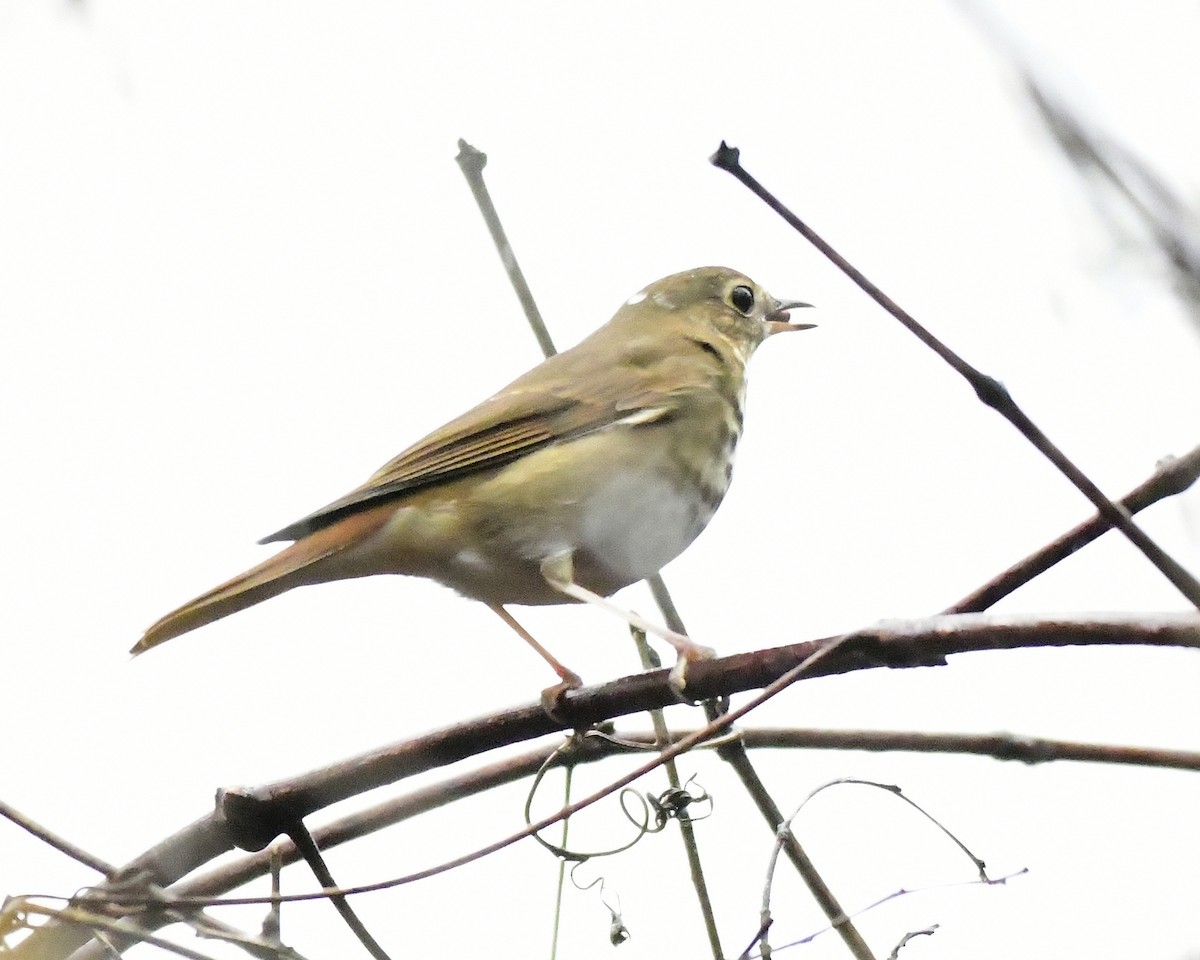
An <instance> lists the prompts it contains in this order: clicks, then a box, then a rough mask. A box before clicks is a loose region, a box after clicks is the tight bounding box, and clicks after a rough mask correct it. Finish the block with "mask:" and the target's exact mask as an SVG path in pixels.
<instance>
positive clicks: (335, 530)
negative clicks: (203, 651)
mask: <svg viewBox="0 0 1200 960" xmlns="http://www.w3.org/2000/svg"><path fill="white" fill-rule="evenodd" d="M393 509H394V508H392V507H390V506H389V507H387V508H382V509H375V510H365V511H363V512H362V513H359V514H353V515H351V516H349V517H346V518H345V519H344V520H341V521H339V522H337V523H334V524H332V525H330V526H328V527H325V528H324V529H321V530H317V531H315V532H313V533H311V534H309V535H308V536H306V537H304V538H302V539H300V540H297V541H296V542H295V543H293V544H292V545H291V546H289V547H287V548H286V549H284V550H282V551H280V552H279V553H277V554H275V556H273V557H271V558H270V559H269V560H266V561H265V562H263V563H260V564H259V565H258V566H257V567H253V568H251V569H249V570H247V571H246V572H245V573H241V574H238V576H236V577H234V578H233V579H232V580H227V581H226V582H225V583H223V584H221V585H220V586H219V587H214V588H213V589H212V590H209V591H208V592H207V593H203V594H201V595H200V596H198V597H196V599H194V600H191V601H189V602H188V603H185V604H184V605H183V606H182V607H180V608H179V609H178V610H173V611H171V612H170V613H168V614H167V615H166V616H165V617H163V618H162V619H160V620H159V621H158V622H156V623H155V624H153V625H152V626H151V627H150V628H149V629H148V630H147V631H146V632H145V634H143V636H142V639H141V640H139V641H138V642H137V643H136V644H134V645H133V647H132V648H131V649H130V651H129V652H130V653H132V654H133V655H135V656H136V655H137V654H139V653H145V652H146V651H147V650H149V649H150V648H151V647H156V646H158V645H159V644H160V643H165V642H166V641H167V640H170V639H172V638H173V637H178V636H179V635H180V634H183V633H187V632H189V631H191V630H195V629H196V628H197V627H202V626H204V625H205V624H208V623H212V622H213V621H214V620H220V619H221V618H222V617H227V616H229V615H230V614H231V613H237V612H238V611H239V610H245V609H246V607H252V606H254V605H255V604H256V603H262V602H263V601H264V600H269V599H271V597H275V596H278V595H279V594H281V593H284V592H285V591H287V590H291V589H292V588H293V587H299V586H302V585H304V584H308V583H319V582H320V581H322V580H329V579H338V578H339V577H338V574H332V575H330V576H324V575H321V573H320V567H319V566H318V565H320V564H321V562H322V561H325V560H328V559H330V558H331V557H333V556H334V555H335V554H339V553H341V552H342V551H344V550H345V549H346V548H347V547H350V546H353V545H354V544H356V543H360V542H361V541H362V540H363V539H364V538H365V537H367V536H369V535H370V534H372V533H374V532H375V531H376V530H378V529H379V528H380V527H381V526H382V525H383V524H384V522H386V520H387V518H388V517H389V516H390V515H391V513H392V510H393ZM371 572H378V571H371V570H365V569H364V570H361V571H355V572H343V573H342V574H341V576H355V575H364V574H367V573H371Z"/></svg>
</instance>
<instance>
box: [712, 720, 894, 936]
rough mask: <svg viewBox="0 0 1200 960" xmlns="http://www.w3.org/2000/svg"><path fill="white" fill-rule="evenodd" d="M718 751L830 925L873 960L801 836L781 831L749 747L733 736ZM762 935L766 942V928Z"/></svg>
mask: <svg viewBox="0 0 1200 960" xmlns="http://www.w3.org/2000/svg"><path fill="white" fill-rule="evenodd" d="M725 709H728V707H727V706H721V707H718V706H717V705H716V704H713V705H712V706H711V707H710V712H709V720H710V721H711V720H714V719H716V718H717V717H718V716H720V714H721V713H722V712H723V710H725ZM717 753H718V755H719V756H720V757H721V758H722V759H724V760H725V761H726V762H727V763H729V764H730V766H732V767H733V769H734V772H736V773H737V775H738V778H739V779H740V780H741V781H742V785H743V786H744V787H745V788H746V791H747V792H748V793H749V794H750V798H751V799H752V800H753V801H754V805H755V806H756V807H758V810H759V813H761V814H762V816H763V819H764V820H766V821H767V823H768V824H769V825H770V827H771V830H772V831H773V832H774V833H775V836H776V838H777V841H778V843H779V845H780V846H782V848H783V850H784V851H785V852H786V853H787V857H788V860H790V861H791V863H792V866H794V867H795V868H796V872H797V873H799V874H800V878H801V880H803V881H804V884H805V886H807V887H808V892H809V893H810V894H812V897H813V899H814V900H815V901H816V902H817V906H819V907H820V908H821V912H822V913H824V914H825V919H827V920H828V921H829V925H830V926H831V927H833V929H834V930H836V931H837V933H838V935H839V936H840V937H841V938H842V942H843V943H845V944H846V948H847V949H848V950H849V951H850V952H851V953H852V954H853V955H854V956H855V957H857V958H858V960H873V956H874V955H873V954H872V953H871V948H870V947H869V946H868V945H867V941H866V940H864V939H863V936H862V934H861V933H859V932H858V928H857V927H856V926H855V925H854V921H853V920H851V919H850V915H849V914H848V913H847V912H846V911H845V910H843V909H842V905H841V904H840V903H839V902H838V899H837V897H836V896H835V895H834V893H833V890H832V889H831V888H830V886H829V884H827V883H826V882H825V878H824V877H822V876H821V874H820V872H819V871H818V870H817V867H816V864H814V863H813V862H812V858H810V857H809V855H808V852H807V851H806V850H805V849H804V847H803V845H802V844H801V843H800V841H799V839H797V838H796V836H795V835H794V834H793V833H792V832H791V831H790V830H782V831H781V829H780V828H781V827H783V826H784V822H783V811H781V810H780V809H779V804H777V803H776V802H775V799H774V798H773V797H772V796H771V794H770V793H769V792H768V791H767V788H766V785H765V784H763V782H762V779H761V778H760V777H759V775H758V771H757V770H756V769H755V768H754V765H753V764H752V763H751V762H750V757H749V755H748V754H747V753H746V748H745V746H744V744H743V742H742V740H741V738H740V737H734V738H731V739H730V740H729V741H728V742H726V743H724V744H722V745H720V746H718V747H717ZM762 936H763V937H764V940H763V942H764V943H765V942H766V940H765V936H766V933H765V929H764V932H763V934H762Z"/></svg>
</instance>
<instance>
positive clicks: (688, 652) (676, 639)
mask: <svg viewBox="0 0 1200 960" xmlns="http://www.w3.org/2000/svg"><path fill="white" fill-rule="evenodd" d="M665 639H666V640H667V641H668V642H669V643H670V644H671V646H673V647H674V648H675V652H676V654H678V658H677V659H676V660H675V666H673V667H672V668H671V672H670V674H668V675H667V684H668V685H669V686H670V687H671V691H672V692H673V693H674V694H675V697H676V699H678V700H679V702H680V703H686V704H689V705H691V704H693V703H695V702H696V699H695V697H689V696H688V695H687V694H686V693H685V692H684V691H685V688H686V687H687V668H688V664H690V663H695V662H696V661H699V660H712V659H713V658H714V657H715V656H716V655H717V651H716V650H714V649H713V648H712V647H704V646H701V645H700V644H698V643H693V642H692V641H691V640H689V639H688V638H687V637H685V636H684V635H683V634H682V633H675V632H674V631H671V636H669V637H666V638H665Z"/></svg>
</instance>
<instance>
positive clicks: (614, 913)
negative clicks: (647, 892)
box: [570, 863, 632, 947]
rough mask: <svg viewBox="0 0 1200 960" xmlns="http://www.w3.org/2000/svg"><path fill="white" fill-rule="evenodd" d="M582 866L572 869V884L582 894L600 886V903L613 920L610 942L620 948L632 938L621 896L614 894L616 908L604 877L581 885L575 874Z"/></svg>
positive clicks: (576, 865) (580, 864)
mask: <svg viewBox="0 0 1200 960" xmlns="http://www.w3.org/2000/svg"><path fill="white" fill-rule="evenodd" d="M582 866H583V864H582V863H577V864H575V866H573V867H572V868H571V873H570V877H571V883H572V884H573V885H574V886H575V889H576V890H579V891H580V892H585V891H587V890H591V889H592V887H594V886H596V885H597V884H599V885H600V902H601V903H602V904H604V909H605V910H607V911H608V915H609V917H610V918H611V922H610V923H609V925H608V941H609V943H611V944H612V945H613V946H614V947H619V946H620V945H621V944H623V943H624V942H625V941H626V940H628V939H629V938H630V937H631V936H632V934H631V933H630V932H629V928H628V927H627V926H625V921H624V919H623V918H622V917H621V896H620V894H618V893H613V894H612V896H613V897H614V898H615V899H616V901H617V905H616V906H615V907H614V906H613V905H612V903H611V902H610V901H609V893H608V882H607V881H606V880H605V879H604V877H603V876H599V877H596V879H595V880H593V881H591V883H581V882H580V881H579V879H578V878H577V877H576V876H575V872H576V871H577V870H578V869H579V868H580V867H582Z"/></svg>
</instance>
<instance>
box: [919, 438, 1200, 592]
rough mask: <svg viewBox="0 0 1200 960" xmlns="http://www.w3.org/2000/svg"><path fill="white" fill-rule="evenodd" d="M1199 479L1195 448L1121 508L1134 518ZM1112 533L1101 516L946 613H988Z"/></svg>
mask: <svg viewBox="0 0 1200 960" xmlns="http://www.w3.org/2000/svg"><path fill="white" fill-rule="evenodd" d="M1198 478H1200V447H1194V448H1193V449H1192V450H1191V451H1189V452H1188V453H1185V454H1184V455H1183V456H1182V457H1170V458H1168V459H1166V460H1164V461H1163V462H1162V463H1161V464H1159V467H1158V469H1157V470H1155V471H1154V474H1153V475H1152V476H1151V477H1150V478H1149V479H1148V480H1146V481H1145V482H1144V483H1142V484H1141V485H1140V486H1138V487H1137V488H1135V489H1133V490H1131V491H1130V492H1129V493H1127V494H1126V495H1125V496H1124V497H1122V498H1121V504H1122V506H1124V507H1125V509H1126V510H1128V511H1129V512H1130V513H1131V514H1133V513H1138V512H1140V511H1142V510H1145V509H1146V508H1147V507H1148V506H1150V505H1151V504H1152V503H1157V502H1158V501H1159V500H1162V499H1164V498H1166V497H1172V496H1176V495H1177V494H1180V493H1183V492H1184V491H1185V490H1187V489H1188V487H1190V486H1191V485H1192V484H1194V483H1195V482H1196V480H1197V479H1198ZM1110 529H1112V525H1111V524H1110V523H1109V522H1108V521H1107V520H1106V519H1105V518H1104V517H1103V516H1101V515H1100V514H1098V513H1097V514H1096V515H1095V516H1093V517H1092V518H1091V519H1090V520H1086V521H1084V522H1083V523H1081V524H1079V525H1078V526H1077V527H1074V528H1073V529H1071V530H1068V531H1067V532H1066V533H1064V534H1063V535H1062V536H1061V537H1059V538H1058V539H1056V540H1053V541H1051V542H1050V543H1048V544H1046V546H1044V547H1042V548H1041V549H1040V550H1038V551H1036V552H1034V553H1031V554H1030V555H1029V556H1027V557H1026V558H1025V559H1024V560H1021V561H1020V562H1019V563H1015V564H1013V565H1012V566H1011V567H1009V568H1008V569H1007V570H1005V571H1004V572H1003V573H1001V574H999V575H997V576H995V577H993V578H992V579H991V580H989V581H988V582H987V583H985V584H984V585H983V586H982V587H979V588H978V589H976V590H972V591H971V592H970V593H969V594H967V595H966V596H965V597H963V598H962V599H961V600H959V601H958V603H956V604H954V605H953V606H951V607H947V608H946V609H945V610H943V611H942V612H943V613H978V612H980V611H983V610H986V609H987V608H988V607H990V606H991V605H992V604H994V603H996V602H998V601H999V600H1001V599H1002V598H1004V597H1007V596H1008V595H1009V594H1010V593H1012V592H1013V591H1014V590H1016V589H1017V588H1018V587H1021V586H1024V585H1025V584H1026V583H1028V582H1029V581H1030V580H1032V579H1033V578H1034V577H1038V576H1041V574H1043V573H1045V572H1046V571H1047V570H1049V569H1050V568H1051V567H1052V566H1054V565H1055V564H1056V563H1058V562H1059V561H1061V560H1065V559H1066V558H1067V557H1069V556H1071V554H1073V553H1075V551H1077V550H1079V549H1081V548H1082V547H1085V546H1087V545H1088V544H1089V543H1091V542H1092V541H1093V540H1095V539H1097V538H1098V537H1099V536H1100V535H1101V534H1104V533H1106V532H1107V531H1108V530H1110Z"/></svg>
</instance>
